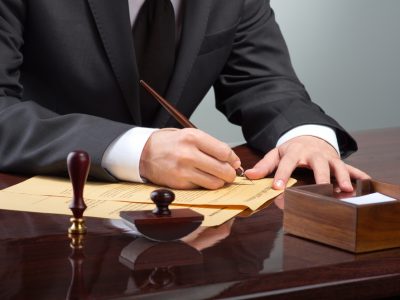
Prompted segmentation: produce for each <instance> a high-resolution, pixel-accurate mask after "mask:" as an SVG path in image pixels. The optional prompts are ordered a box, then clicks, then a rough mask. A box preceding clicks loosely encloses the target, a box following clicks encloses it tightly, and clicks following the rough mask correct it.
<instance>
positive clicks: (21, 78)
mask: <svg viewBox="0 0 400 300" xmlns="http://www.w3.org/2000/svg"><path fill="white" fill-rule="evenodd" d="M148 1H151V0H148ZM154 1H156V2H157V1H159V2H163V1H164V0H153V2H154ZM167 1H168V2H166V3H165V5H166V6H169V7H170V8H171V7H172V9H173V14H174V18H175V25H174V26H175V29H176V37H175V42H176V45H177V47H176V52H175V53H176V60H175V62H174V64H173V71H172V73H171V76H170V79H169V82H168V85H167V87H166V89H165V91H163V92H164V96H165V97H166V98H167V99H168V100H169V101H171V102H172V103H173V104H174V105H175V106H176V107H177V108H178V110H180V111H182V112H183V113H184V114H186V115H187V116H190V115H191V113H192V112H193V111H194V109H195V108H196V106H197V105H198V104H199V102H200V101H201V100H202V98H203V97H204V95H205V94H206V92H207V91H208V90H209V89H210V87H211V86H214V88H215V94H216V106H217V108H218V109H219V110H221V111H222V112H223V113H224V114H225V115H226V116H227V117H228V119H229V120H230V121H231V122H233V123H235V124H239V125H241V126H242V128H243V133H244V136H245V138H246V140H247V142H248V143H249V145H251V146H252V147H254V148H256V149H258V150H260V151H263V152H264V153H266V155H265V157H264V158H263V159H262V160H261V161H260V162H259V163H258V164H257V165H256V166H254V168H253V169H251V170H247V172H246V175H247V176H248V177H249V178H254V179H255V178H261V177H264V176H265V175H267V174H269V173H271V172H272V171H273V170H274V169H276V173H275V181H274V187H275V188H283V187H284V185H285V183H286V181H287V179H288V177H289V176H290V174H291V173H292V171H293V170H294V169H295V168H296V167H297V166H306V167H309V168H312V169H313V171H314V174H315V179H316V181H317V182H318V183H322V182H329V181H330V176H331V174H332V175H334V176H336V178H337V180H338V182H339V186H340V188H341V189H342V190H345V191H351V190H352V187H351V184H350V178H351V177H353V178H366V177H367V175H366V174H365V173H363V172H361V171H360V170H357V169H355V168H353V167H351V166H349V165H346V164H344V163H343V162H342V161H341V160H340V154H341V155H342V156H347V155H349V154H350V153H352V152H353V151H355V150H356V149H357V146H356V143H355V141H354V140H353V139H352V138H351V137H350V136H349V135H348V134H347V133H346V132H345V130H344V129H343V128H342V127H341V126H340V125H339V124H337V123H336V122H335V121H334V120H333V119H332V118H330V117H329V116H327V115H326V114H325V113H324V112H323V111H322V110H321V109H320V108H319V107H318V106H317V105H315V104H314V103H312V102H311V100H310V99H309V96H308V94H307V92H306V91H305V89H304V87H303V86H302V84H301V83H300V82H299V81H298V79H297V77H296V75H295V73H294V71H293V69H292V66H291V64H290V60H289V55H288V51H287V49H286V46H285V43H284V40H283V38H282V36H281V33H280V31H279V28H278V26H277V24H276V23H275V20H274V14H273V11H272V10H271V8H270V5H269V1H267V0H190V1H185V0H172V1H171V2H169V0H167ZM143 2H144V1H143V0H141V1H133V0H114V1H110V0H75V1H71V0H56V1H55V0H2V1H1V2H0V20H1V23H0V137H1V140H0V171H3V172H14V173H23V174H64V173H65V171H66V166H65V157H66V155H67V154H68V153H69V152H70V151H72V150H76V149H84V150H86V151H87V152H89V153H90V155H91V157H92V168H91V171H90V172H91V173H90V174H91V175H92V176H93V177H95V178H98V179H101V180H115V178H117V179H120V180H132V181H141V180H142V179H143V178H146V179H147V180H150V181H152V182H154V183H158V184H162V185H167V186H171V187H177V188H191V187H196V186H202V187H205V188H211V189H214V188H218V187H220V186H222V185H223V184H225V183H226V182H232V181H233V180H234V177H235V168H237V167H238V166H240V161H239V158H238V157H237V156H236V155H235V154H234V153H233V151H232V150H231V149H230V148H229V147H228V146H227V145H226V144H224V143H222V142H220V141H218V140H216V139H214V138H212V137H211V136H209V135H207V134H206V133H204V132H202V131H200V130H195V129H182V130H178V129H174V128H173V127H177V123H176V122H175V121H174V120H173V118H171V116H169V115H168V113H167V112H166V111H164V110H163V109H159V108H158V107H154V106H153V104H149V103H144V102H143V99H140V96H139V94H140V92H139V90H140V87H139V85H138V80H139V79H140V78H141V76H140V75H139V71H140V70H138V65H139V66H140V63H141V61H140V59H139V58H137V53H136V52H137V51H135V48H136V47H135V46H137V45H135V43H134V42H133V40H134V39H133V38H132V27H135V21H136V19H137V18H138V16H137V14H138V12H139V10H140V7H141V6H142V4H143ZM160 51H161V49H160ZM146 62H147V61H146ZM157 67H158V66H152V68H153V69H154V72H157ZM148 105H150V106H151V108H148ZM151 128H153V129H151ZM157 128H164V129H161V130H158V129H157ZM335 148H337V149H336V150H335ZM339 153H340V154H339Z"/></svg>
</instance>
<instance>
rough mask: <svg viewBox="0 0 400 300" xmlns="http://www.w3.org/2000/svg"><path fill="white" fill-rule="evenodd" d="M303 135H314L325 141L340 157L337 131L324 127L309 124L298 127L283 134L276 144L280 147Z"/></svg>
mask: <svg viewBox="0 0 400 300" xmlns="http://www.w3.org/2000/svg"><path fill="white" fill-rule="evenodd" d="M301 135H312V136H315V137H317V138H320V139H323V140H324V141H326V142H328V143H329V144H331V146H332V147H333V148H335V149H336V152H337V153H338V154H339V156H340V151H339V145H338V141H337V137H336V133H335V131H334V130H333V129H332V128H330V127H327V126H324V125H316V124H307V125H301V126H297V127H295V128H293V129H291V130H289V131H288V132H286V133H285V134H283V135H282V136H281V137H280V138H279V140H278V142H277V143H276V146H277V147H278V146H280V145H282V144H283V143H285V142H287V141H288V140H290V139H292V138H295V137H298V136H301Z"/></svg>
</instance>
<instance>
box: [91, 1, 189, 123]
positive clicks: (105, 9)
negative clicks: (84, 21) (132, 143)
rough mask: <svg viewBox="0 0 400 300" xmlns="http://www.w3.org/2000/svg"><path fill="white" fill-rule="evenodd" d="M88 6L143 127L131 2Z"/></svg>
mask: <svg viewBox="0 0 400 300" xmlns="http://www.w3.org/2000/svg"><path fill="white" fill-rule="evenodd" d="M88 2H89V6H90V9H91V11H92V14H93V17H94V20H95V23H96V26H97V29H98V31H99V34H100V37H101V40H102V42H103V46H104V49H105V51H106V54H107V57H108V60H109V62H110V64H111V68H112V70H113V72H114V74H115V78H116V80H117V82H118V84H119V86H120V88H121V91H122V94H123V96H124V99H125V101H126V102H127V105H128V107H129V110H130V112H131V115H132V117H133V119H134V121H135V123H136V124H141V117H140V107H139V105H140V104H139V90H138V89H139V85H138V70H137V66H136V58H135V52H134V47H133V41H132V30H131V24H130V20H129V7H128V1H124V0H117V1H111V0H88ZM189 2H190V1H189Z"/></svg>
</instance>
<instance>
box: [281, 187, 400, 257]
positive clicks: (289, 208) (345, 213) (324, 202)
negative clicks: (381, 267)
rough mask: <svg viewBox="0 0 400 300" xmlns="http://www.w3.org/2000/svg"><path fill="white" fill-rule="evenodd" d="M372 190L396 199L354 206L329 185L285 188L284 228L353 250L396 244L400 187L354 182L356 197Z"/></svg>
mask: <svg viewBox="0 0 400 300" xmlns="http://www.w3.org/2000/svg"><path fill="white" fill-rule="evenodd" d="M373 192H379V193H381V194H384V195H387V196H389V197H392V198H395V199H397V200H396V201H391V202H384V203H373V204H364V205H356V204H352V203H348V202H344V201H342V200H340V199H337V198H335V197H334V191H333V185H331V184H320V185H319V184H315V185H307V186H299V187H292V188H288V189H287V190H286V191H285V209H284V219H283V226H284V230H285V232H286V233H289V234H293V235H296V236H300V237H303V238H307V239H310V240H314V241H317V242H320V243H324V244H327V245H330V246H334V247H338V248H340V249H344V250H347V251H350V252H354V253H361V252H368V251H375V250H381V249H388V248H394V247H400V201H399V199H400V186H398V185H392V184H387V183H382V182H378V181H375V180H360V181H358V182H357V185H356V196H361V195H366V194H370V193H373Z"/></svg>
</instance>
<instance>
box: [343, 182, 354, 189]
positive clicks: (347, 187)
mask: <svg viewBox="0 0 400 300" xmlns="http://www.w3.org/2000/svg"><path fill="white" fill-rule="evenodd" d="M342 187H343V188H344V189H345V190H349V191H350V190H353V186H352V185H351V183H350V182H348V181H344V182H342Z"/></svg>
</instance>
